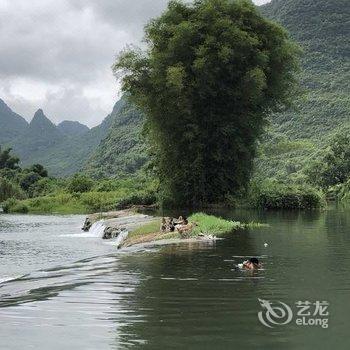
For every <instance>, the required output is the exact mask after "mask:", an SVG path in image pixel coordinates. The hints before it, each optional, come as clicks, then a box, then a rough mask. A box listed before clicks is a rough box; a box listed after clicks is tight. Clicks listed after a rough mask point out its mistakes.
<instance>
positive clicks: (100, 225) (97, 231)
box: [89, 220, 106, 238]
mask: <svg viewBox="0 0 350 350" xmlns="http://www.w3.org/2000/svg"><path fill="white" fill-rule="evenodd" d="M105 228H106V226H105V225H104V221H103V220H100V221H96V222H95V223H93V224H92V226H91V228H90V230H89V236H90V237H99V238H102V237H103V232H104V230H105Z"/></svg>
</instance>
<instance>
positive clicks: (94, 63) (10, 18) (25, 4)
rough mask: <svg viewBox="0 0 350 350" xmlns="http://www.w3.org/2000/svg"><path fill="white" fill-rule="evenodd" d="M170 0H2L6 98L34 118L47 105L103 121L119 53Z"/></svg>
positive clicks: (1, 90)
mask: <svg viewBox="0 0 350 350" xmlns="http://www.w3.org/2000/svg"><path fill="white" fill-rule="evenodd" d="M257 1H258V2H262V1H263V0H257ZM167 2H168V1H167V0H132V1H130V0H60V1H56V0H45V1H43V0H31V1H28V0H0V29H1V30H0V80H1V86H0V98H3V99H4V100H5V101H6V102H7V103H8V104H9V105H10V107H12V108H13V109H14V110H15V111H16V112H18V113H20V114H22V115H24V116H25V117H27V118H29V116H30V115H32V112H33V111H34V110H36V109H37V108H39V107H41V108H43V109H44V111H45V112H46V113H47V114H48V115H50V116H52V118H53V119H54V120H55V121H60V120H63V119H78V120H79V121H81V122H86V123H89V124H90V125H93V124H96V123H97V122H99V121H101V120H102V119H103V117H104V116H106V115H107V114H108V113H109V112H110V110H111V108H112V105H113V103H114V99H115V98H116V97H115V96H116V91H115V90H116V89H117V84H115V83H113V77H112V73H111V71H110V66H111V65H112V63H113V60H114V58H115V56H116V54H117V53H118V52H119V51H120V50H122V49H123V48H124V47H125V46H126V45H127V44H130V43H136V44H138V43H139V42H140V40H141V38H142V36H143V31H142V29H143V26H144V25H145V24H146V23H147V22H148V20H149V19H150V18H152V17H155V16H158V15H159V14H160V13H161V12H162V11H163V10H164V9H165V8H166V4H167ZM265 2H266V1H265ZM45 87H46V89H47V91H46V93H39V92H38V91H39V90H40V91H41V90H43V89H44V90H45ZM37 90H38V91H37ZM87 91H88V92H87ZM39 95H40V96H39Z"/></svg>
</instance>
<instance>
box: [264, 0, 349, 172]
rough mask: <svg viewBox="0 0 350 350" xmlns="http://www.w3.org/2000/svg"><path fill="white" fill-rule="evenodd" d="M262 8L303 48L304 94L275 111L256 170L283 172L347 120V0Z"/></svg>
mask: <svg viewBox="0 0 350 350" xmlns="http://www.w3.org/2000/svg"><path fill="white" fill-rule="evenodd" d="M261 11H262V13H263V14H264V15H265V16H267V17H269V18H270V19H273V20H275V21H278V22H280V23H281V24H282V25H283V26H284V27H285V28H286V29H287V30H288V31H289V33H290V35H291V36H292V37H293V38H294V39H295V40H296V41H297V42H298V43H299V44H300V46H301V47H302V49H303V51H304V52H303V55H302V72H301V76H300V78H301V83H302V88H303V89H304V94H303V95H302V96H301V97H299V98H298V99H297V100H296V103H295V106H294V108H293V109H291V110H289V111H288V112H286V113H280V114H278V115H275V116H273V118H272V125H271V128H270V133H269V134H268V135H267V137H266V140H265V143H264V145H263V147H262V151H263V154H262V156H261V158H260V160H259V161H258V169H259V171H262V172H263V173H264V174H265V175H266V174H267V175H270V176H274V175H277V176H281V177H285V176H286V175H290V174H293V173H296V172H298V171H299V170H300V169H302V168H303V167H304V166H306V165H307V164H308V163H309V162H310V160H312V159H314V158H315V157H317V154H318V153H319V150H320V149H321V148H322V147H323V146H324V144H326V143H327V140H328V138H329V136H330V134H332V133H333V132H334V131H335V130H336V129H339V128H342V127H343V126H344V125H346V124H348V123H349V122H350V113H349V111H350V97H349V96H350V94H349V93H350V91H349V90H350V89H349V81H350V73H349V72H350V61H349V57H350V41H349V37H350V1H348V0H332V1H329V0H272V2H271V3H269V4H267V5H264V6H262V7H261Z"/></svg>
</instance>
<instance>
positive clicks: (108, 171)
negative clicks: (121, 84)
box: [0, 99, 145, 176]
mask: <svg viewBox="0 0 350 350" xmlns="http://www.w3.org/2000/svg"><path fill="white" fill-rule="evenodd" d="M128 113H129V110H128V107H127V104H126V102H125V101H124V99H121V100H120V101H118V102H117V103H116V104H115V105H114V108H113V111H112V112H111V113H110V114H109V115H108V116H107V117H106V118H105V119H104V120H103V121H102V123H101V124H100V125H98V126H96V127H94V128H92V129H89V128H88V127H87V126H85V125H83V124H81V123H79V122H74V121H63V122H61V123H60V124H58V125H55V124H54V123H52V121H51V120H50V119H49V118H48V117H47V116H46V115H45V114H44V112H43V110H41V109H39V110H38V111H37V112H36V113H35V115H34V117H33V119H32V120H31V122H30V123H27V121H26V120H25V119H24V118H22V117H21V116H20V115H18V114H16V113H14V112H13V111H12V110H11V109H10V108H9V107H8V106H7V105H6V104H5V102H4V101H2V100H0V145H1V146H11V147H12V148H13V151H14V153H16V154H17V155H18V156H19V157H20V158H21V162H22V165H24V166H28V165H31V164H34V163H41V164H43V165H44V166H45V167H47V169H48V170H49V173H50V175H53V176H69V175H72V174H74V173H76V172H78V171H88V172H89V173H90V174H91V175H93V176H113V175H116V174H117V173H119V174H121V173H124V172H129V173H131V172H135V171H136V170H138V169H139V167H140V166H141V165H142V164H143V162H144V158H145V157H144V156H143V155H142V154H141V153H140V152H141V151H140V152H139V149H141V148H142V147H141V146H140V144H139V143H138V134H139V132H140V130H141V125H142V117H141V115H140V114H137V113H134V114H133V117H132V118H129V117H128V115H127V114H128ZM129 124H130V126H131V125H132V128H131V129H130V128H129ZM4 127H6V128H7V129H6V131H7V132H6V133H5V132H3V133H1V131H3V130H4V129H3V128H4ZM116 130H119V132H121V133H119V134H118V131H117V134H115V133H116ZM113 135H115V136H116V135H118V139H119V141H118V140H116V145H113V146H111V149H112V152H111V151H110V150H109V148H110V144H109V142H108V140H110V139H111V138H112V139H113ZM106 138H107V139H106ZM105 139H106V140H105ZM135 140H136V141H135ZM135 144H136V145H137V146H136V148H137V149H138V151H137V156H136V155H135V154H133V155H132V156H131V157H130V156H129V154H128V152H129V153H130V152H131V153H132V152H133V151H134V149H133V148H134V146H135ZM118 145H119V149H118V147H117V146H118ZM139 154H140V155H139ZM133 158H135V159H136V158H137V159H138V160H135V159H133ZM129 160H130V161H131V162H133V163H132V164H127V163H128V161H129ZM119 168H120V171H119Z"/></svg>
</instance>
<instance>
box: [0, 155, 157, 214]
mask: <svg viewBox="0 0 350 350" xmlns="http://www.w3.org/2000/svg"><path fill="white" fill-rule="evenodd" d="M18 164H19V158H17V157H15V156H13V155H12V154H11V150H10V149H5V150H1V148H0V203H1V202H2V203H3V204H2V206H3V209H4V211H6V212H21V213H25V212H36V213H67V214H68V213H88V212H98V211H107V210H115V209H122V208H125V207H129V206H132V205H138V204H142V205H150V204H154V203H155V201H156V188H157V184H156V183H155V182H154V181H152V180H150V179H148V178H147V177H145V176H143V175H141V174H139V175H137V176H134V177H129V178H124V179H123V178H120V179H118V180H112V179H105V180H100V181H95V180H93V179H91V178H90V177H89V176H87V175H84V174H76V175H74V176H73V177H72V178H69V179H55V178H49V177H48V173H47V170H46V169H45V168H44V167H43V166H42V165H40V164H35V165H32V166H31V167H28V168H24V169H22V168H20V167H19V165H18Z"/></svg>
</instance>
